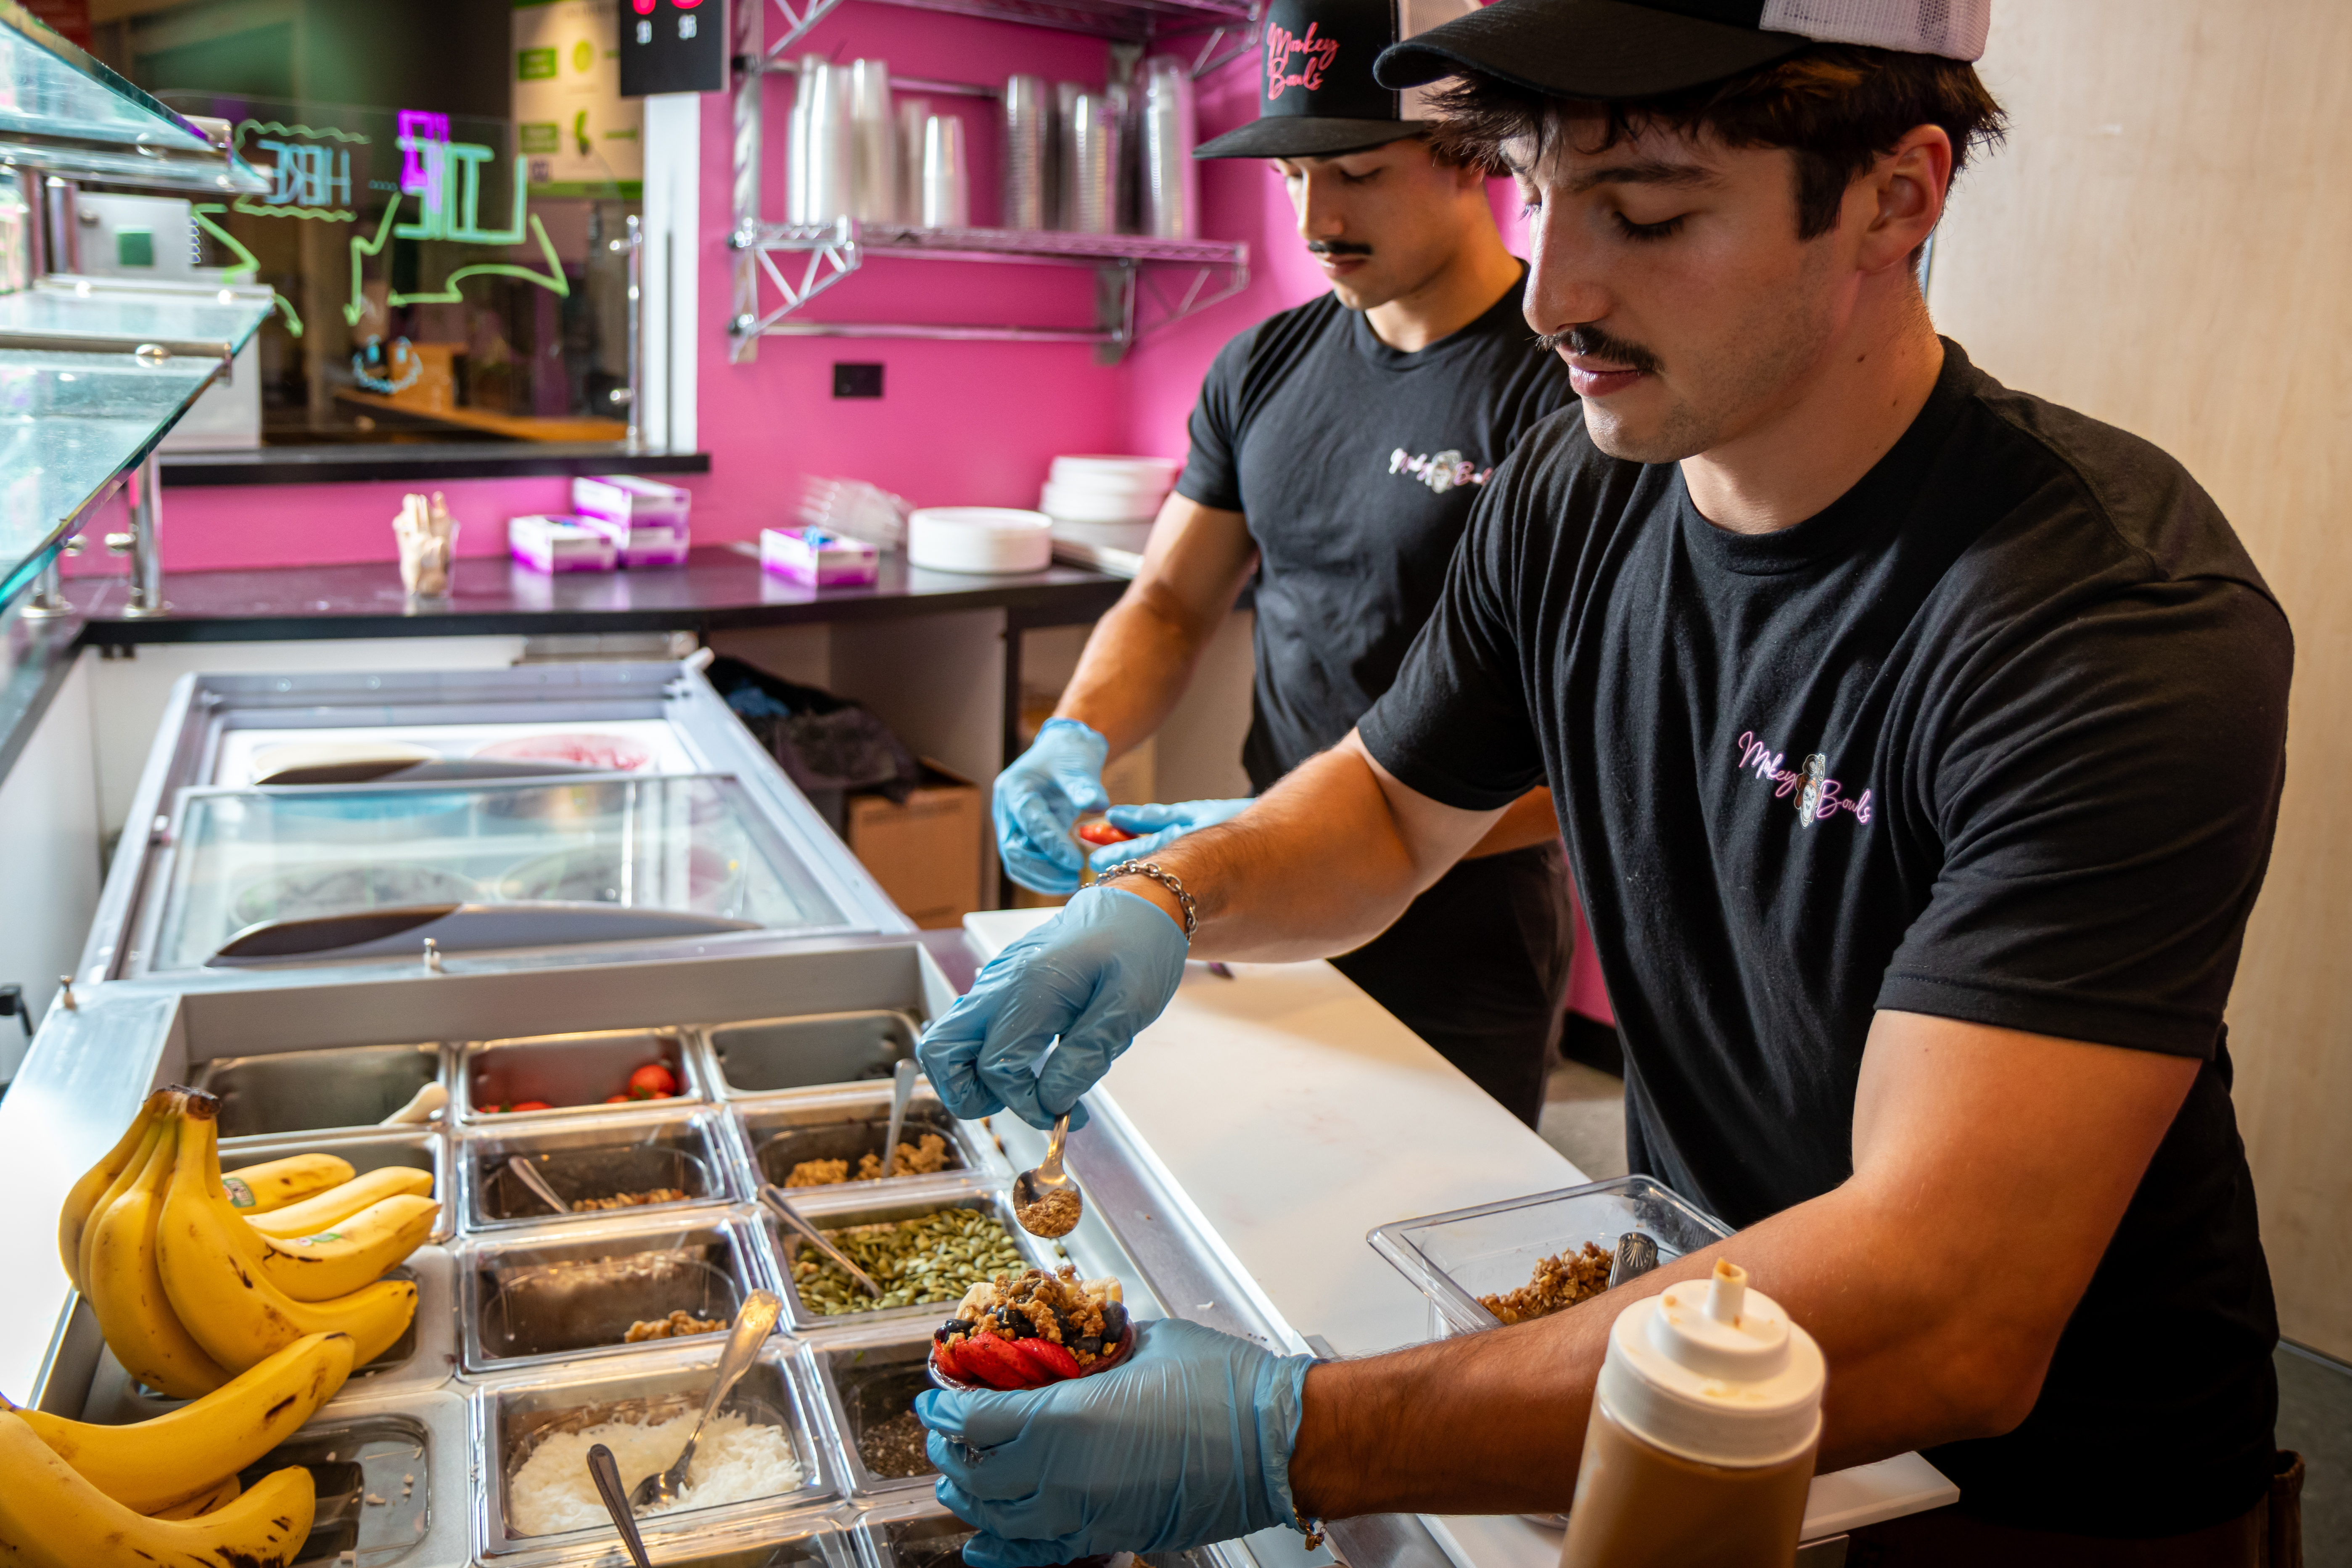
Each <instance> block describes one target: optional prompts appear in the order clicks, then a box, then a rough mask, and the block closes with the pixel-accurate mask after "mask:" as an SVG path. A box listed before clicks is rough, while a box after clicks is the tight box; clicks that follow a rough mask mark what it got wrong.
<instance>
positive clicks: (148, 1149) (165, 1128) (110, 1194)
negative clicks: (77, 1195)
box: [74, 1121, 171, 1296]
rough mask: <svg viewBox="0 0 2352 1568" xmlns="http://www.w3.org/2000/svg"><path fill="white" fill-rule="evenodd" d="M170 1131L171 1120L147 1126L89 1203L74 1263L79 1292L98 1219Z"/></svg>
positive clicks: (83, 1289)
mask: <svg viewBox="0 0 2352 1568" xmlns="http://www.w3.org/2000/svg"><path fill="white" fill-rule="evenodd" d="M169 1131H171V1124H170V1122H169V1121H156V1122H154V1123H152V1124H151V1125H150V1126H149V1127H148V1129H147V1131H146V1132H145V1133H144V1134H142V1136H141V1138H140V1140H139V1147H138V1148H136V1149H135V1150H133V1151H131V1159H130V1162H129V1163H127V1164H125V1165H124V1166H123V1167H122V1169H121V1171H120V1172H119V1173H116V1175H115V1178H114V1180H113V1181H111V1182H109V1183H108V1184H107V1185H106V1190H105V1191H104V1192H102V1193H100V1194H99V1195H98V1202H97V1203H96V1204H94V1205H91V1208H90V1211H89V1218H88V1219H87V1220H85V1221H83V1222H82V1227H81V1241H80V1245H79V1248H78V1256H77V1258H76V1260H75V1264H74V1279H75V1281H76V1283H77V1285H78V1286H79V1289H80V1290H81V1292H82V1294H83V1295H85V1296H87V1295H88V1294H89V1251H90V1247H91V1245H92V1244H93V1243H94V1242H96V1241H97V1239H98V1222H99V1221H100V1219H101V1218H103V1217H104V1216H105V1214H106V1211H107V1210H109V1209H110V1208H112V1207H113V1206H114V1205H115V1201H116V1200H117V1199H118V1198H120V1197H121V1196H122V1194H125V1193H127V1192H129V1191H130V1190H131V1185H132V1184H134V1183H136V1182H137V1181H138V1180H139V1176H140V1173H142V1172H143V1171H145V1170H146V1169H147V1160H148V1157H149V1156H150V1155H152V1154H153V1153H154V1152H155V1144H156V1142H157V1140H159V1139H161V1138H163V1136H164V1135H165V1134H167V1133H168V1132H169Z"/></svg>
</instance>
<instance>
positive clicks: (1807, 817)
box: [1736, 730, 1870, 827]
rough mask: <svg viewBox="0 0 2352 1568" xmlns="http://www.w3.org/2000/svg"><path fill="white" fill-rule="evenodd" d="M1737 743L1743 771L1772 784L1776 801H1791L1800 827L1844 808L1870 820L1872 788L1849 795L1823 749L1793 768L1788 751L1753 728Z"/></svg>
mask: <svg viewBox="0 0 2352 1568" xmlns="http://www.w3.org/2000/svg"><path fill="white" fill-rule="evenodd" d="M1736 743H1737V745H1738V750H1739V771H1740V772H1741V773H1753V774H1754V775H1755V776H1756V778H1757V779H1758V781H1759V782H1760V783H1763V784H1770V785H1771V786H1772V797H1773V798H1774V799H1775V800H1786V801H1789V803H1790V805H1792V806H1794V807H1795V809H1796V813H1797V826H1800V827H1811V826H1812V825H1813V824H1814V823H1816V822H1826V821H1828V820H1829V819H1830V818H1831V817H1832V816H1836V815H1837V814H1838V813H1839V812H1841V811H1843V812H1848V813H1851V814H1852V815H1853V819H1854V820H1855V821H1856V822H1868V821H1869V820H1870V791H1868V790H1867V789H1865V790H1864V791H1863V792H1862V793H1861V794H1860V795H1847V794H1846V793H1845V786H1844V785H1843V784H1839V783H1838V781H1837V780H1835V779H1833V778H1832V777H1830V761H1829V759H1828V758H1827V757H1825V756H1823V755H1822V753H1821V752H1813V753H1812V754H1811V756H1808V757H1807V758H1806V759H1805V760H1804V761H1803V762H1801V763H1799V764H1798V765H1797V766H1795V767H1793V768H1792V767H1790V766H1788V765H1787V763H1788V757H1787V755H1786V753H1784V752H1776V751H1774V750H1773V749H1772V748H1771V747H1770V746H1769V745H1767V744H1766V743H1765V742H1762V741H1759V740H1758V739H1757V738H1756V731H1753V730H1746V731H1741V732H1740V736H1739V739H1738V742H1736Z"/></svg>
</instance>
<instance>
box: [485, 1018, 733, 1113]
mask: <svg viewBox="0 0 2352 1568" xmlns="http://www.w3.org/2000/svg"><path fill="white" fill-rule="evenodd" d="M692 1058H693V1053H692V1051H691V1050H690V1049H689V1047H688V1043H687V1032H686V1031H685V1030H683V1029H677V1028H651V1029H597V1030H593V1031H590V1032H588V1033H584V1034H570V1035H534V1036H529V1037H520V1038H513V1039H503V1040H479V1041H476V1042H474V1043H473V1044H471V1045H468V1046H467V1047H464V1049H463V1050H461V1051H460V1052H459V1053H458V1057H457V1075H456V1076H457V1106H456V1110H457V1115H458V1118H459V1120H461V1121H467V1122H476V1123H480V1122H494V1123H496V1124H497V1125H499V1126H501V1127H503V1126H508V1125H525V1124H528V1123H530V1122H538V1121H550V1120H560V1119H562V1118H564V1117H568V1116H578V1115H583V1114H594V1113H597V1112H612V1111H622V1110H631V1109H637V1108H642V1109H646V1110H656V1109H663V1108H674V1107H677V1106H679V1105H687V1104H693V1103H695V1102H697V1101H699V1100H705V1099H707V1098H709V1096H708V1095H707V1093H706V1092H705V1090H704V1088H703V1083H702V1075H701V1071H700V1068H698V1065H697V1064H696V1063H695V1061H694V1060H693V1059H692ZM650 1062H659V1063H660V1064H662V1065H663V1066H664V1067H667V1068H669V1070H670V1072H671V1074H672V1075H673V1076H675V1077H676V1079H677V1094H676V1095H674V1096H672V1097H670V1098H669V1099H667V1100H630V1099H627V1098H625V1096H626V1095H627V1093H628V1084H629V1075H630V1074H631V1073H633V1072H635V1070H636V1069H637V1068H641V1067H644V1066H646V1064H647V1063H650ZM615 1096H620V1097H623V1098H621V1099H619V1100H615V1099H614V1097H615ZM532 1100H544V1101H545V1102H547V1104H548V1106H549V1109H548V1110H520V1111H517V1110H505V1111H501V1110H495V1109H493V1108H494V1107H498V1106H509V1105H515V1104H520V1103H528V1102H530V1101H532Z"/></svg>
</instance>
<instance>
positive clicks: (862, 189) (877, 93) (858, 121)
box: [848, 60, 899, 223]
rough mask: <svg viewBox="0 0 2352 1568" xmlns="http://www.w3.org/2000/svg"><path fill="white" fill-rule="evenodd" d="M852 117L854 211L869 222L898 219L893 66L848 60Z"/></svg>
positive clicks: (852, 209)
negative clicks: (891, 114) (892, 111)
mask: <svg viewBox="0 0 2352 1568" xmlns="http://www.w3.org/2000/svg"><path fill="white" fill-rule="evenodd" d="M848 69H849V119H850V125H851V134H852V136H853V138H854V139H855V142H856V146H855V148H854V150H853V154H852V156H853V161H854V162H855V163H856V195H855V198H854V201H853V205H852V206H851V209H850V210H851V211H853V212H854V213H856V216H858V217H860V218H862V219H864V220H865V221H866V222H867V223H895V222H897V221H898V216H899V214H898V148H897V145H896V142H897V138H898V128H897V127H896V126H895V125H894V124H893V123H892V122H891V117H890V68H889V66H888V65H887V63H885V62H883V61H881V60H852V61H850V62H849V68H848Z"/></svg>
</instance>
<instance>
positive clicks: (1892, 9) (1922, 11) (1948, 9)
mask: <svg viewBox="0 0 2352 1568" xmlns="http://www.w3.org/2000/svg"><path fill="white" fill-rule="evenodd" d="M1757 26H1759V27H1762V28H1763V29H1764V30H1765V31H1767V32H1771V33H1794V34H1796V35H1797V36H1798V37H1802V38H1811V39H1812V40H1813V41H1814V42H1815V43H1820V44H1868V45H1871V46H1873V47H1876V48H1882V49H1901V50H1903V51H1904V52H1905V53H1906V54H1914V55H1941V56H1943V57H1944V58H1947V59H1954V60H1974V59H1981V58H1984V48H1985V31H1986V29H1987V28H1989V27H1990V26H1992V0H1764V15H1763V16H1762V17H1761V18H1760V19H1759V21H1758V22H1757Z"/></svg>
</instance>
